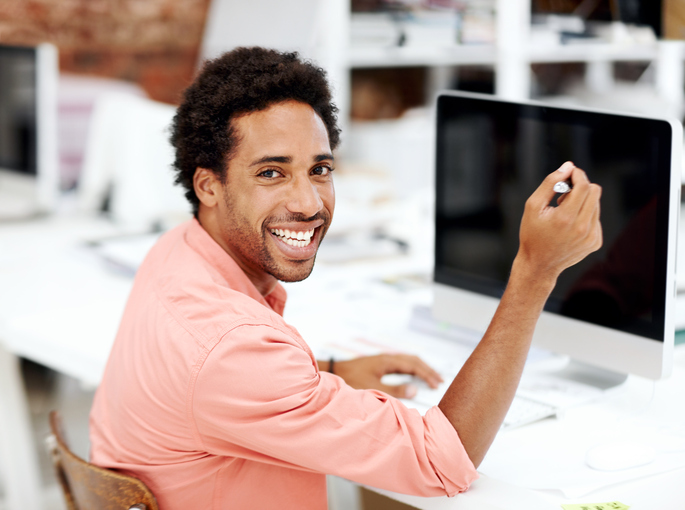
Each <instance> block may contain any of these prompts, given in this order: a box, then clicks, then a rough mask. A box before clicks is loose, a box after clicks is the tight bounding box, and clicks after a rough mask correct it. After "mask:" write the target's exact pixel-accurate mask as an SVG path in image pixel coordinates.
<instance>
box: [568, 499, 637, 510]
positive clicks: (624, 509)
mask: <svg viewBox="0 0 685 510" xmlns="http://www.w3.org/2000/svg"><path fill="white" fill-rule="evenodd" d="M561 508H563V509H564V510H628V509H629V508H630V507H629V506H628V505H624V504H623V503H619V502H618V501H610V502H608V503H574V504H572V505H561Z"/></svg>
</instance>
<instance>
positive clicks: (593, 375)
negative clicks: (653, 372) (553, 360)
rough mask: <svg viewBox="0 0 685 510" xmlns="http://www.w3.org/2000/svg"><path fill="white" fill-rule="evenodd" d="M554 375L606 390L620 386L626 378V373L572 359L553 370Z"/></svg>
mask: <svg viewBox="0 0 685 510" xmlns="http://www.w3.org/2000/svg"><path fill="white" fill-rule="evenodd" d="M554 376H555V377H560V378H562V379H568V380H571V381H575V382H579V383H582V384H586V385H588V386H592V387H594V388H597V389H600V390H608V389H611V388H614V387H616V386H620V385H621V384H623V383H624V382H625V381H626V379H627V378H628V375H627V374H621V373H619V372H613V371H612V370H607V369H605V368H599V367H596V366H594V365H588V364H587V363H583V362H581V361H576V360H573V359H572V360H570V361H569V362H568V364H567V365H566V366H565V367H564V368H562V369H561V370H559V371H558V372H554Z"/></svg>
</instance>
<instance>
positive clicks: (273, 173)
mask: <svg viewBox="0 0 685 510" xmlns="http://www.w3.org/2000/svg"><path fill="white" fill-rule="evenodd" d="M259 175H260V177H266V178H267V179H273V178H274V177H277V176H278V170H274V169H271V168H270V169H269V170H264V171H263V172H262V173H260V174H259Z"/></svg>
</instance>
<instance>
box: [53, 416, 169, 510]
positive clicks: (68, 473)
mask: <svg viewBox="0 0 685 510" xmlns="http://www.w3.org/2000/svg"><path fill="white" fill-rule="evenodd" d="M50 429H51V431H52V435H51V436H50V437H48V439H47V444H48V449H49V451H50V455H51V456H52V462H53V465H54V466H55V472H56V474H57V479H58V480H59V483H60V485H61V486H62V491H63V492H64V498H65V500H66V504H67V508H68V510H86V509H90V508H97V509H99V510H129V509H139V510H158V509H159V507H158V506H157V501H156V500H155V497H154V495H153V494H152V492H150V489H148V488H147V487H146V486H145V484H144V483H143V482H141V481H140V480H138V479H137V478H134V477H132V476H127V475H123V474H121V473H117V472H115V471H111V470H109V469H103V468H101V467H98V466H95V465H93V464H90V463H89V462H86V461H85V460H83V459H81V458H80V457H78V456H77V455H75V454H74V453H72V452H71V450H69V446H68V445H67V441H66V438H65V436H64V431H63V428H62V420H61V418H60V415H59V413H58V412H57V411H52V412H51V413H50Z"/></svg>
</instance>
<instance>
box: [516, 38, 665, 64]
mask: <svg viewBox="0 0 685 510" xmlns="http://www.w3.org/2000/svg"><path fill="white" fill-rule="evenodd" d="M657 54H658V45H657V43H653V44H610V43H600V42H597V43H577V44H568V45H553V46H534V47H530V48H529V50H528V56H527V59H526V60H528V61H529V62H530V63H534V64H542V63H555V62H603V61H607V62H619V61H623V62H639V61H651V60H654V59H655V58H657Z"/></svg>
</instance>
